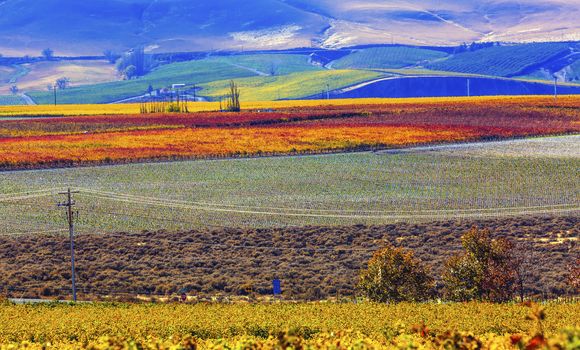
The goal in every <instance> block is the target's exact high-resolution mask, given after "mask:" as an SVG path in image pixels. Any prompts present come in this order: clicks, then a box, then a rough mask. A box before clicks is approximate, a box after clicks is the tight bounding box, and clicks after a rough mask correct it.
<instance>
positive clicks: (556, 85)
mask: <svg viewBox="0 0 580 350" xmlns="http://www.w3.org/2000/svg"><path fill="white" fill-rule="evenodd" d="M554 101H558V78H557V77H554Z"/></svg>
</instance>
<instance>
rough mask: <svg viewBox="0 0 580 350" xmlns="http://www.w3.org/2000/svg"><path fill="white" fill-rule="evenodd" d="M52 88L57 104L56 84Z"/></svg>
mask: <svg viewBox="0 0 580 350" xmlns="http://www.w3.org/2000/svg"><path fill="white" fill-rule="evenodd" d="M52 90H53V91H54V105H55V106H56V84H54V85H53V86H52Z"/></svg>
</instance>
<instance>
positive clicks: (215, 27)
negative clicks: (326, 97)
mask: <svg viewBox="0 0 580 350" xmlns="http://www.w3.org/2000/svg"><path fill="white" fill-rule="evenodd" d="M578 18H580V1H578V0H542V1H540V0H521V1H515V0H513V1H510V0H479V1H476V0H462V1H459V0H442V1H435V0H416V1H411V0H397V1H381V0H341V1H335V0H247V1H243V2H240V1H238V0H213V1H191V0H164V1H156V0H91V1H78V0H0V53H1V54H4V55H5V56H7V55H23V54H31V55H32V54H38V53H39V52H40V50H42V49H44V48H46V47H50V48H52V49H53V50H55V52H56V53H57V54H59V55H97V54H100V53H101V52H102V51H103V50H105V49H111V50H116V51H123V50H127V49H129V48H131V47H135V46H145V47H147V49H148V50H149V51H153V52H184V51H186V52H188V51H214V50H240V51H241V50H262V49H288V48H296V47H311V46H317V47H326V48H339V47H347V46H356V45H368V44H388V43H399V44H410V45H422V46H446V45H447V46H451V45H458V44H460V43H463V42H472V41H502V42H532V41H565V40H570V41H577V40H580V21H578Z"/></svg>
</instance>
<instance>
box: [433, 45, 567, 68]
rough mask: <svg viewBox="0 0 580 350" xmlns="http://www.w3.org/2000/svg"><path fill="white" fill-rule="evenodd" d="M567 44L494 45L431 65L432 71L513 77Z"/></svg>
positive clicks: (555, 53)
mask: <svg viewBox="0 0 580 350" xmlns="http://www.w3.org/2000/svg"><path fill="white" fill-rule="evenodd" d="M569 46H570V45H569V44H566V43H538V44H527V45H513V46H494V47H490V48H485V49H481V50H477V51H473V52H463V53H459V54H456V55H453V56H451V57H449V58H448V59H446V60H441V61H438V62H434V63H431V64H428V65H427V66H426V67H427V68H429V69H433V70H441V71H450V72H460V73H473V74H483V75H493V76H513V75H517V74H518V73H520V72H522V71H523V70H524V69H526V68H528V67H530V66H532V65H535V64H538V63H542V62H545V61H547V60H549V59H550V58H553V57H555V56H557V55H559V54H561V53H563V52H566V51H568V50H569Z"/></svg>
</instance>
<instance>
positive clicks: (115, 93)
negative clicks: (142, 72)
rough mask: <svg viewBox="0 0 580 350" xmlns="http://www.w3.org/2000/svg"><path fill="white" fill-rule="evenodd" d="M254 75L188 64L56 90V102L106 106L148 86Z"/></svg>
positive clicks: (218, 65)
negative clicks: (130, 77) (127, 79)
mask: <svg viewBox="0 0 580 350" xmlns="http://www.w3.org/2000/svg"><path fill="white" fill-rule="evenodd" d="M255 75H256V73H254V72H251V71H249V70H247V69H244V68H240V67H235V66H233V65H231V64H228V63H224V62H221V61H219V60H216V59H207V60H200V61H189V62H181V63H174V64H170V65H165V66H161V67H159V68H157V69H155V70H154V71H153V72H151V73H149V74H147V75H146V76H144V77H141V78H139V79H134V80H129V81H118V82H111V83H103V84H95V85H87V86H82V87H75V88H69V89H66V90H60V91H59V92H58V97H57V99H58V102H59V103H60V104H83V103H90V104H93V103H95V104H96V103H108V102H114V101H117V100H121V99H125V98H130V97H134V96H138V95H141V94H146V93H147V88H148V86H149V84H151V85H152V86H153V88H154V89H160V88H164V87H168V86H171V85H172V84H188V85H193V84H201V83H206V82H210V81H214V80H221V79H237V78H244V77H250V76H255ZM29 95H30V97H32V98H33V99H34V100H35V101H36V102H37V103H38V104H50V103H52V101H53V96H52V93H50V92H32V93H30V94H29Z"/></svg>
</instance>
